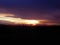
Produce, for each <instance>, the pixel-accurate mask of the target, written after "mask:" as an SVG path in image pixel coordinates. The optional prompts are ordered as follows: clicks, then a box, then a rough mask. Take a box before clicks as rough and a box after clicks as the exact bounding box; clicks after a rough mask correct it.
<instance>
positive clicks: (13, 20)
mask: <svg viewBox="0 0 60 45" xmlns="http://www.w3.org/2000/svg"><path fill="white" fill-rule="evenodd" d="M11 16H12V17H11ZM13 16H14V15H13V14H0V20H2V21H7V22H10V23H13V24H26V25H37V24H39V23H40V21H39V20H29V19H22V18H14V17H13Z"/></svg>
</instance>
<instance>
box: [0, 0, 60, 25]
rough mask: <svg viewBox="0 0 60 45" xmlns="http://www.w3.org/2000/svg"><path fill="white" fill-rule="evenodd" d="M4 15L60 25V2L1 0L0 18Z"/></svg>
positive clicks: (56, 0) (55, 0)
mask: <svg viewBox="0 0 60 45" xmlns="http://www.w3.org/2000/svg"><path fill="white" fill-rule="evenodd" d="M3 13H4V14H14V15H15V16H14V17H16V18H23V19H38V20H51V21H52V22H54V23H58V24H60V0H0V16H1V14H3Z"/></svg>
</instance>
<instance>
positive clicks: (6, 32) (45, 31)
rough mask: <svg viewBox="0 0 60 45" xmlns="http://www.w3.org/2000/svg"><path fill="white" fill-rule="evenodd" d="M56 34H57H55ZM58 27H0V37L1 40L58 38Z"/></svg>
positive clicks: (59, 29)
mask: <svg viewBox="0 0 60 45" xmlns="http://www.w3.org/2000/svg"><path fill="white" fill-rule="evenodd" d="M56 33H57V34H56ZM58 33H60V27H59V26H34V27H33V26H8V25H0V37H3V38H6V37H7V38H37V37H38V38H40V37H46V36H47V37H59V36H58Z"/></svg>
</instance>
